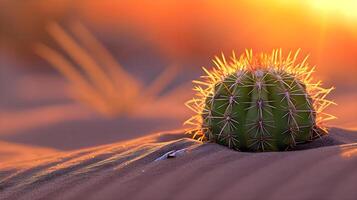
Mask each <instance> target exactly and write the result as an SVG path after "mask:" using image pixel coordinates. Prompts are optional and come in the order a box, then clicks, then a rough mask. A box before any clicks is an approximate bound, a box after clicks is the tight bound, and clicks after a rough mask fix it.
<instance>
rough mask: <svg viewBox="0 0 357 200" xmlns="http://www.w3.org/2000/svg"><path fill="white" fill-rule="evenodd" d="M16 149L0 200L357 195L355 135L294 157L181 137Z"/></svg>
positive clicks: (333, 136)
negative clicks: (68, 147) (54, 148)
mask: <svg viewBox="0 0 357 200" xmlns="http://www.w3.org/2000/svg"><path fill="white" fill-rule="evenodd" d="M8 145H9V146H10V144H8ZM16 149H17V152H15V151H14V152H12V154H13V155H14V156H17V155H21V154H23V153H24V151H25V152H28V153H29V154H32V155H31V156H27V157H19V159H20V160H16V159H15V160H14V159H10V160H7V161H4V160H2V162H1V163H0V166H1V167H0V171H1V172H0V174H1V181H0V191H1V192H0V194H1V199H239V198H243V199H351V200H352V199H355V197H356V196H357V191H356V190H355V186H356V184H357V171H356V170H355V168H356V165H357V157H356V154H357V132H352V131H345V130H342V129H337V128H332V129H331V132H330V135H329V136H328V137H323V138H321V139H318V140H316V141H314V142H312V143H309V144H306V145H304V146H301V147H300V150H296V151H289V152H275V153H272V152H267V153H246V152H237V151H233V150H230V149H228V148H226V147H223V146H220V145H217V144H213V143H201V142H198V141H196V140H192V139H190V138H187V137H186V136H185V134H184V133H183V132H182V130H177V131H171V132H160V133H155V134H151V135H148V136H145V137H141V138H137V139H134V140H128V141H123V142H119V143H113V144H108V145H102V146H98V147H94V148H85V149H81V150H74V151H51V150H42V151H41V152H42V153H41V155H37V154H36V153H34V152H36V148H33V149H32V150H31V151H30V150H29V149H28V148H16ZM302 149H303V150H302ZM170 151H173V152H171V154H170V155H171V157H170V158H167V159H165V158H166V157H165V154H166V153H167V152H170ZM175 151H177V152H176V154H175V153H174V152H175ZM8 153H9V152H0V155H3V154H8Z"/></svg>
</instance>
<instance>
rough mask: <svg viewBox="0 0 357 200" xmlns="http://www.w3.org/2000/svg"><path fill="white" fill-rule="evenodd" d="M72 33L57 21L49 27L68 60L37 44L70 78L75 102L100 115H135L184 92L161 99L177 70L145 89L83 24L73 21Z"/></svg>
mask: <svg viewBox="0 0 357 200" xmlns="http://www.w3.org/2000/svg"><path fill="white" fill-rule="evenodd" d="M69 30H71V34H69V33H68V32H67V31H66V30H65V29H63V28H62V27H61V26H60V25H59V24H58V23H55V22H52V23H50V24H49V26H48V32H49V34H50V35H51V36H52V38H53V39H54V40H55V41H56V43H57V44H58V45H59V46H60V47H61V48H62V49H63V50H64V52H65V53H66V54H68V57H66V56H65V55H62V54H61V53H60V51H58V50H55V49H53V48H51V47H49V46H48V45H45V44H43V43H39V44H36V45H35V52H36V54H38V55H39V56H40V57H42V58H44V59H45V60H46V61H48V62H49V63H50V64H51V65H52V66H53V67H54V68H55V69H57V70H58V71H59V72H60V73H61V74H62V75H63V76H64V77H66V78H67V79H68V81H69V82H70V89H71V93H72V94H73V96H74V98H75V99H77V100H78V101H80V102H83V103H85V104H87V105H89V106H90V107H91V108H93V109H95V110H96V111H98V112H99V113H101V114H103V115H105V116H109V117H110V116H117V115H120V114H124V113H125V114H131V113H135V112H136V111H137V110H138V109H140V108H142V107H143V106H144V107H145V106H147V107H153V108H154V107H155V106H154V105H157V102H160V100H163V99H172V98H169V97H170V96H172V95H173V94H175V92H177V91H178V90H180V89H182V88H181V87H177V88H176V90H175V89H174V90H173V91H172V92H170V93H169V94H166V95H164V96H162V97H160V98H159V96H158V94H159V93H160V92H162V90H163V89H164V88H165V87H166V86H167V85H168V84H169V83H170V82H171V81H172V80H173V79H174V78H175V77H176V75H177V73H178V68H177V67H175V66H171V67H167V68H165V70H163V71H162V72H161V74H160V75H158V76H157V77H156V78H155V80H154V81H153V82H152V83H150V84H149V85H148V86H147V87H144V84H143V83H141V81H140V80H138V78H136V77H134V76H132V75H131V74H129V73H128V72H127V71H126V70H125V69H124V68H123V67H122V66H121V65H120V64H119V63H118V62H117V61H116V60H115V58H114V56H113V55H112V54H111V53H110V52H109V51H108V50H107V49H106V48H105V47H104V46H103V45H102V44H101V43H100V42H99V41H98V40H97V39H96V38H95V37H94V36H93V35H92V33H91V32H90V31H89V30H88V29H87V28H86V27H85V26H84V25H83V24H81V23H80V22H74V23H72V24H71V25H70V28H69ZM72 35H73V36H72ZM71 60H72V61H73V62H74V63H75V64H76V65H75V64H73V63H72V61H71ZM143 99H145V100H143ZM150 104H151V105H153V106H150ZM157 107H158V106H156V108H157ZM159 107H160V106H159ZM159 109H160V108H159ZM158 112H160V111H158Z"/></svg>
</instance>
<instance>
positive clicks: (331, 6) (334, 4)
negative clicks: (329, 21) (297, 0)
mask: <svg viewBox="0 0 357 200" xmlns="http://www.w3.org/2000/svg"><path fill="white" fill-rule="evenodd" d="M307 2H308V3H309V4H311V5H312V6H313V7H314V8H316V9H319V10H321V11H323V12H324V13H326V14H332V15H333V14H339V15H343V16H345V17H350V18H353V19H357V12H356V9H357V1H355V0H312V1H307Z"/></svg>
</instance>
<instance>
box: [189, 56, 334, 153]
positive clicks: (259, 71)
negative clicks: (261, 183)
mask: <svg viewBox="0 0 357 200" xmlns="http://www.w3.org/2000/svg"><path fill="white" fill-rule="evenodd" d="M278 53H280V54H278ZM296 55H297V54H296ZM295 59H296V56H295ZM295 59H290V56H288V58H287V59H283V58H282V55H281V51H280V52H279V51H273V53H272V55H271V56H268V55H266V54H261V56H260V57H253V55H252V53H251V52H249V51H248V52H247V54H246V55H244V56H241V58H240V59H239V60H237V59H236V58H235V57H233V58H232V62H231V63H229V64H228V63H227V62H226V61H225V58H224V57H223V61H221V60H219V59H217V60H216V62H215V63H216V64H217V68H215V69H213V70H212V71H208V70H206V69H205V71H206V73H207V74H208V76H206V77H204V78H206V79H209V81H206V82H200V81H196V83H198V84H201V85H204V86H206V88H202V87H200V86H197V87H196V88H195V90H196V91H198V96H199V97H200V98H198V99H193V100H192V101H190V102H188V105H189V107H190V108H193V110H195V111H196V113H197V115H196V116H193V117H192V118H191V119H189V120H188V121H187V122H188V123H189V124H195V125H196V127H195V128H193V129H191V130H190V131H189V133H195V136H196V135H199V136H201V137H200V138H201V139H206V140H209V141H213V142H216V143H218V144H222V145H225V146H228V147H229V148H232V149H235V150H241V151H281V150H287V149H290V148H292V147H294V146H295V145H297V144H299V143H305V142H308V141H311V140H313V139H314V138H316V137H317V136H319V135H321V134H325V133H327V132H326V129H325V128H324V127H323V125H322V123H321V122H322V121H325V120H326V119H327V117H325V116H322V115H321V113H322V112H321V110H323V109H324V108H325V107H327V106H328V105H329V104H331V103H332V102H330V101H328V100H325V99H324V97H325V96H326V94H327V93H328V92H330V90H331V89H323V88H321V87H319V86H318V85H319V84H312V83H311V77H310V75H311V73H312V71H308V70H307V69H308V68H307V65H306V64H304V62H303V64H301V63H300V64H298V65H294V62H295ZM192 104H193V105H192ZM327 104H328V105H327ZM317 118H318V120H317Z"/></svg>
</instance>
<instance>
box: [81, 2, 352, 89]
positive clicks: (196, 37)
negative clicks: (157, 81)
mask: <svg viewBox="0 0 357 200" xmlns="http://www.w3.org/2000/svg"><path fill="white" fill-rule="evenodd" d="M288 2H289V3H288ZM326 2H329V3H327V4H326V5H325V6H324V4H322V3H321V2H320V1H319V0H313V1H311V2H303V1H282V0H270V1H267V0H265V1H264V0H263V1H225V2H224V3H222V1H205V3H202V2H199V1H195V2H192V1H169V2H167V1H155V3H153V2H152V1H142V2H141V3H133V2H132V1H120V2H117V1H106V2H105V3H104V2H102V1H91V2H87V3H85V4H84V5H83V6H82V7H81V13H82V15H84V16H85V18H88V19H89V21H91V22H93V23H95V24H97V25H98V26H101V27H108V26H114V27H120V26H123V27H125V28H127V29H130V30H133V31H137V32H141V33H145V34H144V37H147V38H149V39H150V40H152V41H153V42H154V43H155V44H157V45H158V46H159V48H160V49H161V51H162V52H164V54H166V55H167V56H169V57H171V58H172V59H187V58H191V59H192V58H194V57H199V56H202V57H206V58H210V57H212V55H214V54H217V53H220V51H224V52H227V53H229V52H230V51H231V50H232V49H235V50H238V51H241V50H243V49H244V48H253V49H254V50H256V51H260V50H269V51H270V50H271V49H272V48H277V47H282V48H283V49H286V50H289V49H296V48H302V50H303V51H302V52H305V53H310V54H311V58H310V63H311V64H313V65H318V71H319V72H320V73H319V74H320V75H321V76H323V77H324V78H327V79H329V76H334V79H338V80H344V81H351V82H353V83H355V82H354V75H356V74H357V58H356V57H357V56H356V55H357V26H355V25H354V24H356V23H357V16H354V15H352V16H350V15H351V14H349V15H347V14H346V15H345V14H343V12H342V11H341V10H342V9H347V8H349V7H348V5H349V4H348V2H349V1H348V0H342V1H331V0H329V1H326ZM331 2H332V3H331ZM333 2H335V3H336V2H345V3H344V4H343V5H345V6H340V7H337V8H336V9H333V8H334V7H333V5H335V4H333ZM346 2H347V3H346ZM352 3H353V2H352ZM319 5H321V6H319ZM348 11H350V10H348ZM348 13H349V12H348ZM337 69H338V70H337Z"/></svg>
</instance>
